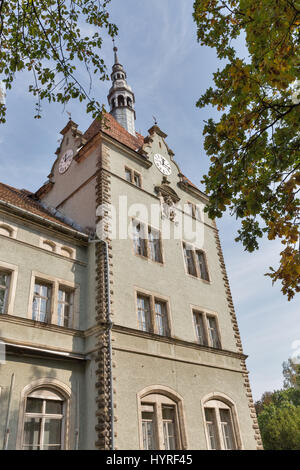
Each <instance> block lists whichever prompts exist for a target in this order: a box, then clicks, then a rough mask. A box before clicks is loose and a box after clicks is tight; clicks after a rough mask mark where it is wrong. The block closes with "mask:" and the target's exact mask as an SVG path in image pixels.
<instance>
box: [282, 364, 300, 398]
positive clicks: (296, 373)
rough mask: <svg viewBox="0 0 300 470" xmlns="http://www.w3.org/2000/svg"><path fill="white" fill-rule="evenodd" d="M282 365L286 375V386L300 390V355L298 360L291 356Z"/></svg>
mask: <svg viewBox="0 0 300 470" xmlns="http://www.w3.org/2000/svg"><path fill="white" fill-rule="evenodd" d="M282 367H283V376H284V387H285V388H290V387H294V388H296V389H298V390H300V357H298V360H297V361H295V360H293V359H291V358H289V359H288V360H287V361H286V362H284V363H283V364H282ZM299 405H300V403H299Z"/></svg>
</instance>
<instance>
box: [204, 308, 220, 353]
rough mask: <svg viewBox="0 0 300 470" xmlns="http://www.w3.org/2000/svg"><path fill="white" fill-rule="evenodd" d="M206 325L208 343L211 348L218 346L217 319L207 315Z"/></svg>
mask: <svg viewBox="0 0 300 470" xmlns="http://www.w3.org/2000/svg"><path fill="white" fill-rule="evenodd" d="M207 327H208V335H209V339H210V345H211V346H212V347H213V348H220V347H221V345H220V340H219V333H218V328H217V320H216V317H213V316H208V315H207Z"/></svg>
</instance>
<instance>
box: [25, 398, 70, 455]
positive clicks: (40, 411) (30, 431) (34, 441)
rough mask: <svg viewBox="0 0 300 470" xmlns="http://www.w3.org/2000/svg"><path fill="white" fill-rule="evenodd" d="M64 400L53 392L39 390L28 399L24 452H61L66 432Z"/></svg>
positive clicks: (26, 404)
mask: <svg viewBox="0 0 300 470" xmlns="http://www.w3.org/2000/svg"><path fill="white" fill-rule="evenodd" d="M64 421H65V403H64V398H63V397H62V396H61V395H60V394H58V393H57V392H54V391H52V390H47V389H37V390H35V391H33V392H32V393H30V394H29V395H28V396H27V397H26V402H25V419H24V431H23V444H22V448H23V450H61V449H63V447H64V440H65V438H64V432H65V431H64V430H65V422H64Z"/></svg>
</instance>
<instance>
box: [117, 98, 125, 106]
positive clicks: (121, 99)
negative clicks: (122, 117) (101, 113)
mask: <svg viewBox="0 0 300 470" xmlns="http://www.w3.org/2000/svg"><path fill="white" fill-rule="evenodd" d="M118 105H119V106H124V96H122V95H119V96H118Z"/></svg>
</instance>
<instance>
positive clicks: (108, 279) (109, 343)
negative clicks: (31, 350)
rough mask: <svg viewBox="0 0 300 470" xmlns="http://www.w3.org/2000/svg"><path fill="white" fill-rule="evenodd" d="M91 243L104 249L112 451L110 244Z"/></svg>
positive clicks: (102, 242) (95, 241)
mask: <svg viewBox="0 0 300 470" xmlns="http://www.w3.org/2000/svg"><path fill="white" fill-rule="evenodd" d="M89 243H101V244H102V245H103V247H104V255H105V256H104V279H105V300H106V306H107V310H106V311H107V315H106V328H107V330H108V357H109V369H110V377H109V381H110V408H111V412H110V417H111V418H110V429H111V436H110V442H111V450H114V448H115V438H114V395H113V373H112V340H111V330H112V327H113V322H112V321H111V317H110V276H109V258H108V243H107V242H106V241H105V240H89Z"/></svg>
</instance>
